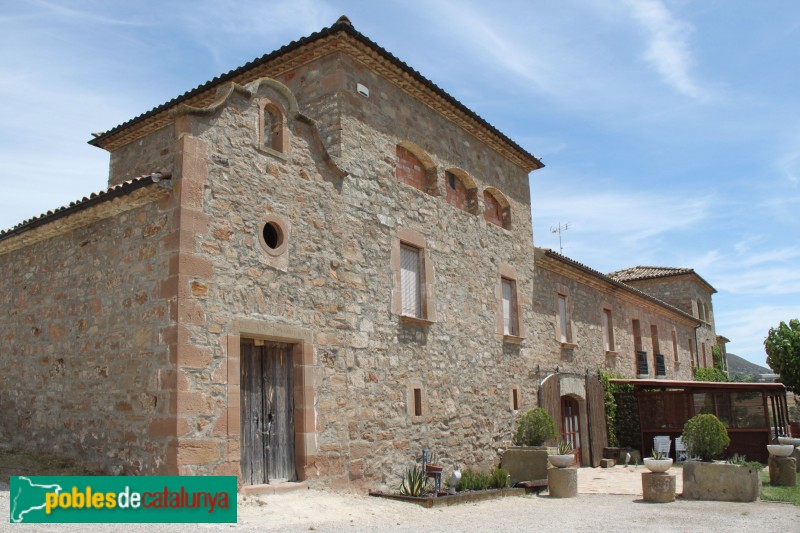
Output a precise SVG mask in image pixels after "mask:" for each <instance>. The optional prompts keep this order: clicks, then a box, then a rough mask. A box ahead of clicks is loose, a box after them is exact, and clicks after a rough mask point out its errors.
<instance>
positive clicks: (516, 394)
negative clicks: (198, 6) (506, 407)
mask: <svg viewBox="0 0 800 533" xmlns="http://www.w3.org/2000/svg"><path fill="white" fill-rule="evenodd" d="M511 401H512V404H513V406H514V410H515V411H519V391H518V390H517V389H513V390H512V391H511Z"/></svg>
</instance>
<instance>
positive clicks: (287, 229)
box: [256, 213, 292, 272]
mask: <svg viewBox="0 0 800 533" xmlns="http://www.w3.org/2000/svg"><path fill="white" fill-rule="evenodd" d="M267 224H274V225H275V226H277V227H278V229H279V230H280V233H281V237H282V241H281V243H280V244H279V245H278V246H277V247H275V248H270V247H269V246H268V245H267V243H266V241H265V240H264V228H265V227H266V226H267ZM256 233H257V236H256V238H257V239H258V244H259V246H261V249H262V250H264V252H265V253H266V255H265V256H264V258H265V262H266V263H267V265H269V266H270V267H272V268H274V269H276V270H280V271H282V272H286V270H287V269H288V268H289V239H290V238H291V234H292V225H291V223H290V222H289V219H288V218H286V217H284V216H282V215H276V214H273V213H270V214H267V215H265V216H264V218H263V219H262V220H261V222H259V224H258V231H257V232H256Z"/></svg>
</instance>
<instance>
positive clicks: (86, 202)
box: [0, 172, 171, 241]
mask: <svg viewBox="0 0 800 533" xmlns="http://www.w3.org/2000/svg"><path fill="white" fill-rule="evenodd" d="M154 177H155V178H156V180H157V181H158V180H162V179H164V180H166V179H170V178H171V174H170V173H168V172H164V173H161V172H154V173H152V174H147V175H145V176H138V177H136V178H133V179H130V180H128V181H125V182H123V183H120V184H119V185H114V186H113V187H109V188H108V189H103V190H102V191H98V192H93V193H91V194H90V195H89V196H84V197H83V198H81V199H80V200H75V201H74V202H70V203H69V204H68V205H62V206H61V207H57V208H55V209H51V210H50V211H47V212H46V213H42V214H41V215H39V216H35V217H33V218H29V219H27V220H23V221H22V222H20V223H19V224H17V225H16V226H13V227H11V228H9V229H6V230H0V241H2V240H5V239H8V238H10V237H12V236H14V235H18V234H20V233H23V232H25V231H28V230H30V229H33V228H35V227H38V226H42V225H44V224H48V223H50V222H52V221H54V220H57V219H59V218H62V217H65V216H67V215H70V214H72V213H76V212H78V211H82V210H84V209H86V208H88V207H91V206H93V205H96V204H99V203H102V202H106V201H108V200H112V199H114V198H118V197H120V196H124V195H126V194H130V193H131V192H133V191H135V190H137V189H141V188H142V187H146V186H147V185H150V184H151V183H154V181H153V178H154Z"/></svg>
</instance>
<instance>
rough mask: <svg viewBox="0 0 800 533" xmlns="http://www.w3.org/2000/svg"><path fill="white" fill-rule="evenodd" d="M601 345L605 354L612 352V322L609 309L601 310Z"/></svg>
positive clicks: (613, 346)
mask: <svg viewBox="0 0 800 533" xmlns="http://www.w3.org/2000/svg"><path fill="white" fill-rule="evenodd" d="M603 344H604V346H605V349H606V351H607V352H613V351H614V348H615V345H614V321H613V320H612V319H611V310H610V309H603Z"/></svg>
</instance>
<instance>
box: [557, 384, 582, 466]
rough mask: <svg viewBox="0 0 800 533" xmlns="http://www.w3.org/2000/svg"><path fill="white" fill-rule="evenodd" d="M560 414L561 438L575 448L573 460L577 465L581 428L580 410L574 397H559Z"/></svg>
mask: <svg viewBox="0 0 800 533" xmlns="http://www.w3.org/2000/svg"><path fill="white" fill-rule="evenodd" d="M561 416H562V424H561V428H562V433H561V438H562V439H563V440H565V441H567V442H569V443H570V444H571V445H572V449H573V450H575V451H574V452H573V453H574V454H575V461H576V462H577V463H578V466H580V465H581V464H582V462H581V429H580V427H581V426H580V419H581V417H580V411H579V410H578V402H577V401H576V400H575V398H572V397H570V396H562V397H561Z"/></svg>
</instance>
